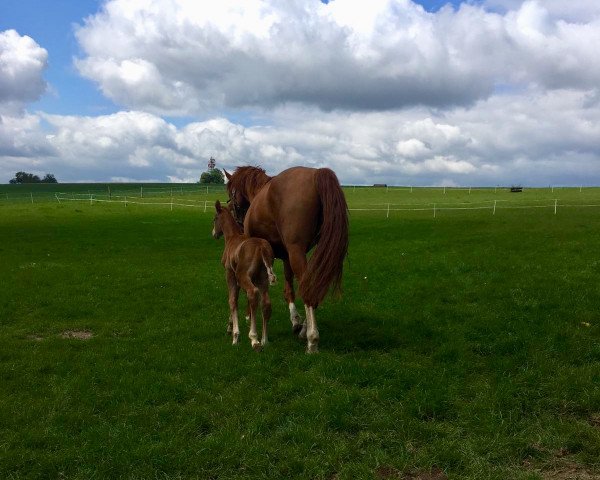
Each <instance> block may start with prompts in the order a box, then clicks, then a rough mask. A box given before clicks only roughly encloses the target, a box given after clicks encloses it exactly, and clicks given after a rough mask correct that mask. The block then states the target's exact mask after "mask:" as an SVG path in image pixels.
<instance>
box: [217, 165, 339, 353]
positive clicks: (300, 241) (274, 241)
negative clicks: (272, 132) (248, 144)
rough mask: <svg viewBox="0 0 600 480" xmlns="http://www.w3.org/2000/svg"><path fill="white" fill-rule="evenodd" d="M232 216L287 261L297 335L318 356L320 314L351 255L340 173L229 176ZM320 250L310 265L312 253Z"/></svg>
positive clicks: (253, 170)
mask: <svg viewBox="0 0 600 480" xmlns="http://www.w3.org/2000/svg"><path fill="white" fill-rule="evenodd" d="M225 175H226V176H227V179H228V183H227V190H228V193H229V200H230V202H232V206H233V213H234V214H235V217H236V220H237V221H238V223H242V221H243V225H244V232H245V233H246V234H247V235H250V236H252V237H259V238H264V239H265V240H267V241H268V242H269V243H270V244H271V246H272V247H273V252H274V253H275V257H277V258H280V259H282V260H283V267H284V273H285V287H284V296H285V299H286V301H287V303H288V306H289V310H290V320H291V322H292V329H293V331H294V333H299V336H300V337H301V338H306V339H307V352H308V353H313V352H317V351H318V344H319V331H318V329H317V321H316V319H315V312H314V311H315V309H316V308H317V306H318V305H319V304H320V303H321V302H322V301H323V298H324V297H325V295H326V294H327V292H328V290H329V289H330V287H332V289H333V290H334V291H335V292H339V291H340V287H341V280H342V269H343V264H344V258H345V257H346V254H347V252H348V206H347V205H346V199H345V197H344V193H343V192H342V188H341V187H340V184H339V182H338V179H337V177H336V175H335V173H334V172H333V171H332V170H330V169H328V168H319V169H315V168H306V167H294V168H290V169H288V170H285V171H283V172H281V173H280V174H279V175H276V176H274V177H269V176H268V175H267V174H266V173H265V171H264V170H263V169H262V168H258V167H238V168H236V170H235V172H234V173H233V174H231V175H230V174H229V173H227V172H225ZM315 245H316V249H315V251H314V253H313V255H312V256H311V257H310V260H308V262H307V260H306V255H307V253H308V252H309V251H310V250H311V249H312V248H313V247H314V246H315ZM294 277H296V279H297V280H298V282H299V292H300V296H301V298H302V300H303V301H304V306H305V310H306V321H305V322H302V319H301V317H300V315H298V311H297V310H296V306H295V304H294V301H295V294H294V285H293V282H294Z"/></svg>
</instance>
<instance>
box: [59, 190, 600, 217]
mask: <svg viewBox="0 0 600 480" xmlns="http://www.w3.org/2000/svg"><path fill="white" fill-rule="evenodd" d="M55 199H56V201H57V202H59V203H61V202H83V203H86V204H89V205H94V204H95V203H99V204H103V203H104V204H106V203H109V204H121V205H123V206H125V207H127V206H128V205H144V206H162V207H169V208H170V210H171V211H172V210H173V208H174V207H184V208H197V209H200V210H202V211H203V212H207V211H210V212H212V205H213V202H214V200H213V199H210V200H209V199H204V200H202V199H190V198H178V197H175V196H173V197H169V198H167V200H168V201H164V200H165V199H164V198H158V197H154V198H148V197H146V198H141V197H139V196H127V195H125V196H119V197H118V198H112V199H108V198H99V197H98V196H95V195H94V194H72V195H70V196H68V195H59V194H57V195H56V196H55ZM564 208H566V209H572V208H597V209H599V210H600V200H599V201H598V202H596V203H573V202H561V201H560V200H559V199H558V198H555V199H539V200H531V201H529V202H528V203H527V204H520V203H516V202H511V201H510V200H486V201H482V202H475V203H470V202H469V203H467V202H440V203H431V202H428V203H371V204H366V203H365V204H350V205H349V207H348V210H349V211H350V212H381V213H382V215H383V214H385V218H390V213H393V212H430V213H431V215H432V216H433V218H436V217H437V216H438V215H439V214H440V213H442V212H444V211H476V210H479V211H486V210H487V211H489V212H490V213H491V214H492V215H496V212H498V211H500V210H528V209H530V210H535V209H546V210H549V211H551V212H552V213H553V214H554V215H556V214H557V213H558V211H559V209H564Z"/></svg>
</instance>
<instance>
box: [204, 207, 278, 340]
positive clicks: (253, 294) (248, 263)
mask: <svg viewBox="0 0 600 480" xmlns="http://www.w3.org/2000/svg"><path fill="white" fill-rule="evenodd" d="M215 209H216V211H217V213H216V214H215V219H214V222H213V231H212V234H213V237H214V238H220V237H221V236H222V235H223V236H225V249H224V250H223V257H222V258H221V263H222V264H223V266H224V267H225V272H226V277H227V286H228V287H229V309H230V316H229V323H228V326H227V331H228V332H230V331H231V334H232V337H233V345H237V344H238V341H239V337H240V327H239V321H238V295H239V292H240V287H241V288H243V289H244V290H245V291H246V295H247V296H248V309H249V314H250V333H249V334H248V336H249V337H250V341H251V342H252V348H253V349H254V350H256V351H257V352H259V351H261V350H262V348H263V347H264V346H265V345H266V344H267V342H268V339H267V324H268V323H269V319H270V318H271V299H270V297H269V284H271V285H273V284H274V283H275V281H276V277H275V274H274V273H273V249H272V248H271V245H269V242H267V241H266V240H263V239H261V238H255V237H249V236H248V235H244V233H243V231H242V228H241V227H240V226H239V225H238V224H237V222H236V221H235V220H234V219H233V216H232V215H231V212H230V211H229V210H228V209H227V208H224V207H222V206H221V203H220V202H219V201H218V200H217V202H216V203H215ZM259 295H260V303H261V306H262V339H261V341H260V342H259V341H258V335H257V333H256V309H257V307H258V303H259Z"/></svg>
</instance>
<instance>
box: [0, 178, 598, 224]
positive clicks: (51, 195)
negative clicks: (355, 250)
mask: <svg viewBox="0 0 600 480" xmlns="http://www.w3.org/2000/svg"><path fill="white" fill-rule="evenodd" d="M69 187H70V188H71V189H73V191H70V192H69V191H38V192H33V191H30V192H10V191H4V192H3V191H0V205H1V204H2V203H31V204H35V203H42V202H58V203H63V202H65V203H66V202H80V203H82V204H89V205H94V204H113V205H119V204H121V205H123V206H124V207H127V206H129V205H136V206H137V205H144V206H155V207H162V208H169V209H170V210H171V211H172V210H173V209H174V208H195V209H199V210H201V211H202V212H208V211H210V212H212V205H213V202H214V201H215V199H216V198H218V197H221V199H222V200H223V199H224V197H225V196H226V190H225V187H224V186H201V185H198V184H192V185H173V186H164V187H163V186H143V185H142V186H139V187H137V186H131V185H127V186H124V187H120V186H118V185H115V184H111V185H104V186H102V187H98V188H82V189H80V190H78V191H77V190H76V189H74V188H73V187H75V185H73V184H71V185H69ZM343 188H344V192H345V194H346V198H347V201H348V205H349V211H350V212H373V213H374V214H376V215H377V214H381V216H382V217H385V218H390V215H391V214H393V213H394V212H428V214H430V215H431V216H432V217H433V218H436V217H437V216H438V215H440V214H442V213H443V212H451V211H456V212H461V211H464V212H467V211H473V212H474V211H488V212H489V213H490V214H491V215H496V214H497V212H499V211H501V210H547V211H550V212H551V213H553V214H555V215H556V214H557V213H558V212H559V211H560V210H562V209H573V208H588V209H594V208H597V209H600V188H597V187H584V186H580V187H547V188H527V187H526V188H525V189H524V190H528V191H530V192H531V191H535V192H536V197H539V195H540V194H548V193H549V194H552V193H557V194H559V193H561V192H569V195H566V196H567V197H568V198H564V199H560V198H558V197H559V195H555V196H548V197H547V198H529V197H527V196H521V194H519V193H517V194H514V195H515V196H514V199H513V198H511V199H507V198H494V199H489V198H488V199H485V200H479V199H478V198H477V196H478V195H482V193H485V194H486V195H485V196H487V197H489V196H491V194H492V193H493V194H499V193H502V194H505V193H506V192H507V191H508V190H509V187H477V188H476V187H452V188H450V187H423V186H418V187H417V186H400V187H398V186H393V187H392V186H387V187H372V186H358V185H345V186H344V187H343ZM360 191H362V192H367V194H366V196H367V197H368V196H376V197H377V200H376V201H375V202H372V203H370V202H369V201H368V200H366V199H364V198H363V199H362V200H360V201H358V200H355V199H354V196H353V193H355V192H360ZM384 192H385V193H384ZM401 192H402V193H405V194H407V195H402V196H401V197H398V195H396V196H394V195H393V193H401ZM456 192H458V193H460V194H461V196H462V199H467V198H469V199H471V198H472V199H473V201H468V202H465V201H462V202H461V201H449V200H450V198H449V194H451V193H456ZM412 193H421V194H422V193H428V194H430V197H429V198H428V200H431V197H433V196H437V195H438V194H439V198H440V201H439V202H437V201H435V202H431V201H424V200H422V199H421V200H419V198H418V197H419V195H410V194H412ZM371 194H372V195H371ZM388 194H389V195H388ZM467 195H468V196H467ZM363 196H365V195H363ZM482 196H483V195H482ZM494 196H498V195H494ZM500 196H502V195H500ZM503 196H506V195H503ZM511 196H512V194H511ZM383 198H385V199H386V200H387V199H388V198H389V201H387V202H385V201H384V202H382V201H381V200H382V199H383ZM411 198H414V201H411V200H410V199H411ZM444 199H446V201H444ZM398 200H401V201H400V202H399V201H398ZM457 200H458V199H457Z"/></svg>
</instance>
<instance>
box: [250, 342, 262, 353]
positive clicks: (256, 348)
mask: <svg viewBox="0 0 600 480" xmlns="http://www.w3.org/2000/svg"><path fill="white" fill-rule="evenodd" d="M252 349H253V350H254V351H255V352H262V349H263V346H262V345H261V344H260V343H255V344H254V345H252Z"/></svg>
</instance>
